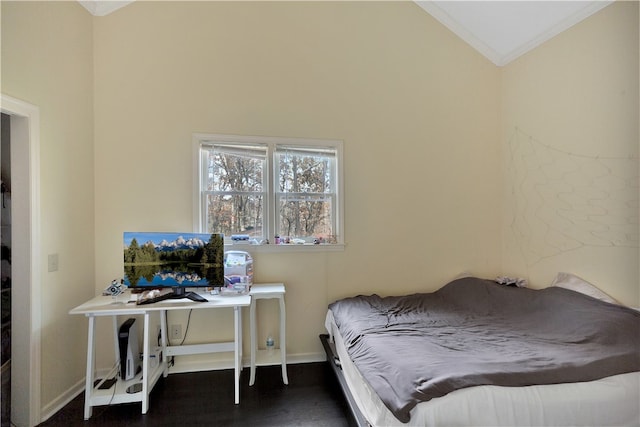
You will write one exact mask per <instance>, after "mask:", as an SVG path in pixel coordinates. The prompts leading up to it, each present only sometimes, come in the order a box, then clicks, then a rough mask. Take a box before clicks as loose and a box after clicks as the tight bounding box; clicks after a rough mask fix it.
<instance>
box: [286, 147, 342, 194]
mask: <svg viewBox="0 0 640 427" xmlns="http://www.w3.org/2000/svg"><path fill="white" fill-rule="evenodd" d="M278 157H279V179H278V185H279V188H280V191H281V192H283V193H284V192H293V193H331V192H333V191H334V190H333V183H332V173H333V167H332V166H333V162H334V158H333V157H328V156H325V155H320V154H317V153H315V154H314V153H310V154H304V152H301V151H293V150H291V151H281V152H279V156H278Z"/></svg>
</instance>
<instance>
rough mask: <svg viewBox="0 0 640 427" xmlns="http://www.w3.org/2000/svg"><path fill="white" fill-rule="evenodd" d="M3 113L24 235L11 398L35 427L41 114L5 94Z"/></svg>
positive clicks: (18, 414)
mask: <svg viewBox="0 0 640 427" xmlns="http://www.w3.org/2000/svg"><path fill="white" fill-rule="evenodd" d="M0 112H1V113H2V114H3V115H6V116H7V119H5V120H8V122H7V123H8V126H9V146H10V148H9V151H10V153H9V162H10V164H11V174H10V188H9V189H7V190H8V191H10V196H11V199H10V205H11V225H10V229H11V231H10V235H11V236H20V239H12V240H11V284H12V285H11V315H10V316H11V317H10V323H11V334H10V335H11V365H10V366H11V367H10V369H11V391H10V395H11V396H10V399H6V400H7V402H8V401H9V400H10V402H11V403H10V412H11V418H10V422H11V424H12V425H16V426H18V427H31V426H35V425H38V424H39V423H40V419H41V414H40V411H41V405H40V353H41V349H40V325H41V319H40V316H41V314H40V293H39V286H40V268H39V265H40V254H39V249H40V175H39V174H40V112H39V109H38V107H36V106H34V105H31V104H28V103H26V102H24V101H20V100H18V99H15V98H12V97H9V96H6V95H0ZM2 175H3V180H4V171H3V172H2ZM0 202H1V200H0ZM2 214H3V215H4V212H3V213H2ZM2 223H4V220H2ZM7 397H9V396H7ZM2 401H3V405H4V402H5V395H4V393H3V394H2ZM7 421H9V420H7ZM4 423H5V420H4V417H3V418H2V424H3V425H4Z"/></svg>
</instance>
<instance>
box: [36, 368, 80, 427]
mask: <svg viewBox="0 0 640 427" xmlns="http://www.w3.org/2000/svg"><path fill="white" fill-rule="evenodd" d="M84 385H85V379H84V378H82V379H81V380H79V381H78V382H77V383H75V384H74V385H73V386H71V388H69V389H68V390H67V391H65V392H64V393H62V394H61V395H60V396H58V397H56V398H55V399H54V400H52V401H51V402H49V403H47V404H46V405H44V406H43V407H42V410H41V411H40V420H41V422H45V421H47V420H48V419H49V418H51V417H52V416H53V415H55V414H56V412H58V411H59V410H60V409H62V408H64V407H65V406H67V405H68V404H69V402H71V401H72V400H73V399H75V398H76V397H77V396H78V395H79V394H80V393H82V392H83V391H84Z"/></svg>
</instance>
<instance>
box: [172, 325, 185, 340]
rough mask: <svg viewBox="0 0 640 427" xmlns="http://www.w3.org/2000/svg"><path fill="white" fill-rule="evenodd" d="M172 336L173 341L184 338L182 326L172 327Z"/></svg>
mask: <svg viewBox="0 0 640 427" xmlns="http://www.w3.org/2000/svg"><path fill="white" fill-rule="evenodd" d="M170 335H171V339H173V340H177V339H180V338H182V325H171V333H170Z"/></svg>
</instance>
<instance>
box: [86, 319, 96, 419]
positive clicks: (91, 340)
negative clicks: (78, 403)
mask: <svg viewBox="0 0 640 427" xmlns="http://www.w3.org/2000/svg"><path fill="white" fill-rule="evenodd" d="M95 333H96V318H95V317H94V316H89V336H88V339H87V376H86V383H85V389H84V393H85V397H84V419H85V420H88V419H89V418H91V413H92V408H91V397H92V394H93V375H94V372H95V365H96V358H95Z"/></svg>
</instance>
